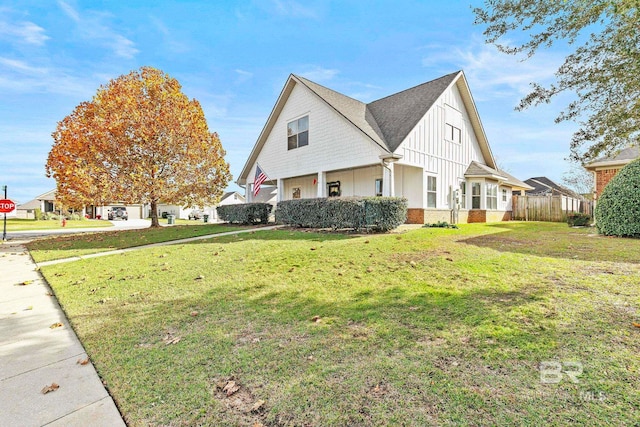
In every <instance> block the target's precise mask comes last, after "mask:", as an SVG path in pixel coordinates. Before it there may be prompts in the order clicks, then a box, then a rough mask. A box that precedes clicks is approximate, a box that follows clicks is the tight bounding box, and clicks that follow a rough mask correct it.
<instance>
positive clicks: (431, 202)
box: [427, 176, 438, 208]
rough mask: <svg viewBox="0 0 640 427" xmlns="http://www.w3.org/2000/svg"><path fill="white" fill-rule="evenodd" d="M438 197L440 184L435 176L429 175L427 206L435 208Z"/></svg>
mask: <svg viewBox="0 0 640 427" xmlns="http://www.w3.org/2000/svg"><path fill="white" fill-rule="evenodd" d="M437 199H438V186H437V181H436V177H435V176H428V177H427V207H428V208H435V207H436V200H437Z"/></svg>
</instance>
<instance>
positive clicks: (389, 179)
mask: <svg viewBox="0 0 640 427" xmlns="http://www.w3.org/2000/svg"><path fill="white" fill-rule="evenodd" d="M394 175H395V174H394V172H393V163H385V164H383V165H382V195H383V196H384V197H394V196H395V183H394V181H393V176H394Z"/></svg>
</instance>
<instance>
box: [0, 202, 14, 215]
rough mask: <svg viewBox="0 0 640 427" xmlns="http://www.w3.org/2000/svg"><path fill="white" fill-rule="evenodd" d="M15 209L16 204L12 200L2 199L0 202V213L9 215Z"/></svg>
mask: <svg viewBox="0 0 640 427" xmlns="http://www.w3.org/2000/svg"><path fill="white" fill-rule="evenodd" d="M15 208H16V204H15V203H13V200H9V199H2V200H0V213H9V212H11V211H13V210H14V209H15Z"/></svg>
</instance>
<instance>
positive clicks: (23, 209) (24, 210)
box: [16, 190, 56, 219]
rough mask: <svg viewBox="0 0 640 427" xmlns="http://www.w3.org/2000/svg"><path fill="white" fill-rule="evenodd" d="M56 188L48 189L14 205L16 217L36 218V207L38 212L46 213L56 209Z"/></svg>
mask: <svg viewBox="0 0 640 427" xmlns="http://www.w3.org/2000/svg"><path fill="white" fill-rule="evenodd" d="M55 198H56V190H50V191H47V192H46V193H43V194H41V195H39V196H38V197H36V198H35V199H33V200H30V201H28V202H27V203H23V204H21V205H18V206H16V217H17V218H22V219H36V217H35V215H36V209H40V212H42V213H43V214H44V213H48V212H54V211H55V210H56V206H55Z"/></svg>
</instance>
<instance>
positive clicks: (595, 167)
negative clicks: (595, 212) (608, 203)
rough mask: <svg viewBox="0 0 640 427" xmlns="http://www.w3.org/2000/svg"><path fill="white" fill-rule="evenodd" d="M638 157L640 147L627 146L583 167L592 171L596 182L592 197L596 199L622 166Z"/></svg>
mask: <svg viewBox="0 0 640 427" xmlns="http://www.w3.org/2000/svg"><path fill="white" fill-rule="evenodd" d="M639 157H640V147H628V148H625V149H624V150H621V151H619V152H618V153H617V154H614V155H611V156H608V157H601V158H599V159H596V160H594V161H593V162H591V163H589V164H586V165H585V166H584V168H585V169H586V170H588V171H590V172H592V173H593V176H594V181H595V183H596V186H595V191H594V193H593V199H594V200H597V199H598V196H599V195H600V194H602V190H603V189H604V187H605V186H606V185H607V184H608V183H609V181H611V178H613V177H614V176H615V175H616V174H617V173H618V172H619V171H620V169H622V168H623V167H625V166H626V165H628V164H629V163H631V162H632V161H634V160H636V159H637V158H639Z"/></svg>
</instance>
